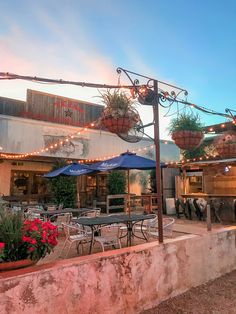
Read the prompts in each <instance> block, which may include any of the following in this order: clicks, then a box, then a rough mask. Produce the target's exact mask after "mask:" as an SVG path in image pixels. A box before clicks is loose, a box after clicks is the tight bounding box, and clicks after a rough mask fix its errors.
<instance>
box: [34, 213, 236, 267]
mask: <svg viewBox="0 0 236 314" xmlns="http://www.w3.org/2000/svg"><path fill="white" fill-rule="evenodd" d="M231 225H232V224H231ZM234 225H236V224H234ZM226 226H229V224H228V225H227V224H225V225H222V224H219V223H213V224H212V230H213V231H214V230H217V229H221V228H223V227H226ZM207 232H208V231H207V228H206V221H196V220H187V219H185V218H181V219H176V220H175V224H174V227H173V238H177V237H180V236H183V235H186V234H196V235H203V234H206V233H207ZM64 241H65V236H64V235H63V233H62V232H61V235H60V236H59V241H58V245H57V246H56V248H55V249H54V252H52V253H51V254H50V255H48V256H46V257H45V258H44V259H42V260H40V261H39V262H38V265H41V264H45V263H49V262H53V261H56V260H61V259H64V258H65V254H66V249H65V250H64V252H63V254H62V257H59V254H60V252H61V248H62V246H63V244H64ZM151 241H156V239H151V240H150V242H151ZM142 243H146V241H145V240H142V239H138V238H134V239H133V245H138V244H142ZM121 244H122V247H126V246H127V245H126V238H123V239H122V241H121ZM109 249H112V248H106V250H109ZM101 251H102V250H101V246H100V245H99V244H98V243H96V244H95V245H94V247H93V252H92V253H97V252H101ZM88 254H89V245H88V244H86V245H84V251H83V254H82V255H88ZM78 256H79V255H78V253H77V250H76V245H75V244H73V246H72V248H71V250H70V252H69V254H68V256H67V258H73V257H78ZM80 256H81V254H80Z"/></svg>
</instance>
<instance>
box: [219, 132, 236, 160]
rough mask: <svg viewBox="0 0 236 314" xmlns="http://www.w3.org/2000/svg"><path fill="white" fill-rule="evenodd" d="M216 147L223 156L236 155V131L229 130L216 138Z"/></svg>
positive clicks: (232, 156)
mask: <svg viewBox="0 0 236 314" xmlns="http://www.w3.org/2000/svg"><path fill="white" fill-rule="evenodd" d="M215 147H216V150H217V152H218V154H219V155H220V157H223V158H234V157H236V132H235V131H228V132H225V133H224V134H223V135H220V136H218V137H217V138H216V139H215Z"/></svg>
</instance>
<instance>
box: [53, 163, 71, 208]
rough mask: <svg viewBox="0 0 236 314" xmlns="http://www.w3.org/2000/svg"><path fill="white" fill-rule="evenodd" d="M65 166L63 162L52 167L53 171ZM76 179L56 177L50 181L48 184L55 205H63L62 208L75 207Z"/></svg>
mask: <svg viewBox="0 0 236 314" xmlns="http://www.w3.org/2000/svg"><path fill="white" fill-rule="evenodd" d="M65 165H66V162H65V161H58V162H56V163H55V165H54V166H53V169H52V171H53V170H56V169H58V168H61V167H63V166H65ZM76 180H77V177H72V176H58V177H55V178H52V179H50V181H49V184H50V187H51V191H52V194H53V201H54V202H55V203H56V204H58V205H59V204H63V206H64V207H71V208H73V207H76V199H77V187H76Z"/></svg>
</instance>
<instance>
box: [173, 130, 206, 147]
mask: <svg viewBox="0 0 236 314" xmlns="http://www.w3.org/2000/svg"><path fill="white" fill-rule="evenodd" d="M172 139H173V141H174V142H175V144H176V145H177V146H178V147H179V148H181V149H184V150H194V149H195V148H197V147H198V146H200V144H201V142H202V140H203V133H202V132H201V131H187V130H186V131H176V132H173V134H172Z"/></svg>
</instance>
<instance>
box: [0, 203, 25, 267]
mask: <svg viewBox="0 0 236 314" xmlns="http://www.w3.org/2000/svg"><path fill="white" fill-rule="evenodd" d="M22 230H23V218H22V214H21V213H20V212H10V211H9V210H7V209H4V208H3V206H1V207H0V251H1V252H0V257H1V259H2V260H3V261H17V260H20V259H25V258H27V256H28V253H27V249H26V244H25V243H24V242H23V241H22Z"/></svg>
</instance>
